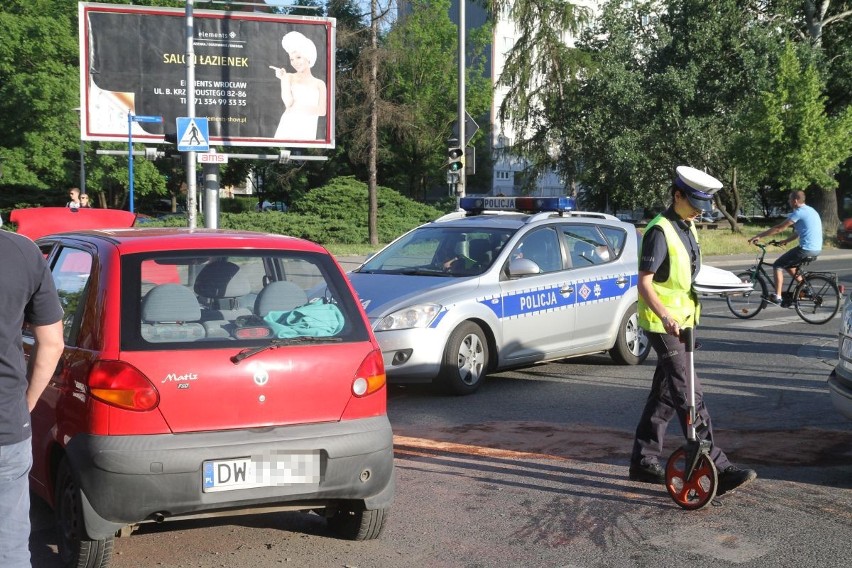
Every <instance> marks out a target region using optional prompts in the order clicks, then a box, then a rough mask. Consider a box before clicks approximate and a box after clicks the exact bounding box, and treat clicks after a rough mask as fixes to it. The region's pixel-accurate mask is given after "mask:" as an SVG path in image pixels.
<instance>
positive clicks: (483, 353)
mask: <svg viewBox="0 0 852 568" xmlns="http://www.w3.org/2000/svg"><path fill="white" fill-rule="evenodd" d="M487 371H488V342H487V341H486V339H485V334H484V333H483V331H482V329H481V328H480V327H479V326H478V325H476V324H475V323H472V322H464V323H462V324H461V325H459V326H458V327H457V328H456V329H455V330H453V333H452V334H450V338H449V340H448V341H447V345H446V347H445V348H444V358H443V361H442V362H441V373H440V375H439V376H438V383H439V385H440V386H441V387H442V388H443V389H444V390H446V391H447V392H449V393H451V394H471V393H473V392H475V391H476V390H477V389H478V388H479V387H480V385H482V381H483V380H484V379H485V375H486V373H487Z"/></svg>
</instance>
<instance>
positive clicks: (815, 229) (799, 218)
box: [787, 205, 822, 252]
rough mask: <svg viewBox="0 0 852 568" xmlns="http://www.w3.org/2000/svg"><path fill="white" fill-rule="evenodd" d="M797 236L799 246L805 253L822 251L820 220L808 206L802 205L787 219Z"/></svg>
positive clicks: (817, 214)
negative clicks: (791, 223)
mask: <svg viewBox="0 0 852 568" xmlns="http://www.w3.org/2000/svg"><path fill="white" fill-rule="evenodd" d="M787 220H788V221H792V222H793V228H794V229H795V230H796V234H797V235H799V246H800V247H802V249H803V250H805V251H807V252H820V251H822V220H821V219H820V218H819V213H817V212H816V209H814V208H813V207H811V206H810V205H802V206H801V207H799V208H798V209H796V210H794V211H793V212H792V213H790V215H789V216H788V217H787Z"/></svg>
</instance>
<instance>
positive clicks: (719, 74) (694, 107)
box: [551, 0, 773, 230]
mask: <svg viewBox="0 0 852 568" xmlns="http://www.w3.org/2000/svg"><path fill="white" fill-rule="evenodd" d="M743 8H744V6H743V4H742V2H738V1H737V0H718V1H712V2H711V1H709V0H673V1H670V2H667V3H666V4H659V3H656V2H640V3H634V4H631V5H627V4H624V3H621V2H610V3H608V4H607V5H606V6H604V8H603V10H602V12H601V14H600V17H599V19H598V20H597V22H596V24H595V25H594V26H592V27H590V28H588V30H587V31H586V33H584V34H583V36H582V38H581V39H580V41H579V42H578V44H577V46H578V48H579V49H581V50H583V51H584V52H586V53H587V54H588V58H589V61H590V64H589V65H588V66H587V67H586V68H585V69H584V70H583V72H582V73H581V74H580V76H579V77H578V80H577V81H575V85H576V87H575V88H574V89H571V90H569V91H568V95H569V96H568V97H567V100H565V101H563V103H562V105H561V106H557V109H558V114H552V116H551V120H552V121H555V122H556V124H557V125H559V126H558V128H559V130H560V132H562V133H563V136H564V139H563V144H561V146H560V148H559V160H558V164H557V165H558V167H559V170H560V171H561V172H563V175H564V177H567V178H573V179H577V180H579V181H580V182H581V183H582V184H583V187H584V192H583V197H584V198H585V200H586V203H585V204H584V207H594V208H618V207H621V208H631V209H632V208H635V207H637V206H639V205H643V206H645V207H646V208H651V209H654V208H659V207H663V206H664V205H665V204H666V203H667V202H668V200H669V188H670V185H671V179H672V176H673V170H674V168H675V167H676V166H677V165H679V164H688V165H692V166H695V167H699V168H702V169H704V170H706V171H708V172H710V173H711V174H713V175H715V176H716V177H718V178H719V179H721V180H723V182H724V183H725V190H724V191H723V192H720V193H719V194H717V197H718V199H717V205H719V208H720V210H721V211H722V212H723V213H724V214H725V215H726V217H727V219H728V221H729V223H730V225H731V228H732V229H733V230H738V227H737V210H738V209H739V208H740V204H741V203H742V201H743V198H742V196H741V193H740V188H741V185H742V184H746V186H749V185H750V184H751V182H752V179H753V176H752V175H751V172H750V171H749V170H748V169H744V168H742V167H740V168H738V167H737V164H736V162H735V160H734V157H735V152H734V149H735V147H734V146H733V145H732V140H733V138H734V134H735V133H736V131H737V128H738V123H737V119H738V116H739V114H740V112H741V110H742V108H743V103H744V101H747V100H749V98H750V97H751V96H755V95H756V94H757V93H758V92H759V89H760V87H761V85H764V84H768V83H767V81H768V77H769V73H768V69H769V65H768V58H767V53H769V52H771V49H772V48H771V45H772V42H773V38H772V34H771V32H770V31H768V30H767V29H766V28H765V27H762V26H760V25H757V18H756V15H755V14H754V12H749V11H748V10H744V9H743Z"/></svg>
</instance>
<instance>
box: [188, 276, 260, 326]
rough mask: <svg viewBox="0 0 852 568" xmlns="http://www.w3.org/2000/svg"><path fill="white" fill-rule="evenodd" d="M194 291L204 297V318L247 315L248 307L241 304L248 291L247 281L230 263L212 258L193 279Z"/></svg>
mask: <svg viewBox="0 0 852 568" xmlns="http://www.w3.org/2000/svg"><path fill="white" fill-rule="evenodd" d="M195 293H196V294H198V295H199V297H201V298H204V299H205V306H204V308H205V309H204V310H203V312H202V320H204V321H209V320H227V321H234V320H235V319H237V318H238V317H239V316H244V315H251V309H250V308H248V307H243V305H242V300H243V299H244V298H245V297H247V296H249V295H250V294H251V284H250V283H249V281H248V278H246V276H245V274H243V273H242V272H241V271H240V267H239V266H237V265H236V264H234V263H233V262H228V261H216V262H211V263H210V264H208V265H207V266H205V267H204V268H202V269H201V272H200V273H199V274H198V277H197V278H196V279H195Z"/></svg>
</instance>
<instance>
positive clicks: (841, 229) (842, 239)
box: [837, 217, 852, 247]
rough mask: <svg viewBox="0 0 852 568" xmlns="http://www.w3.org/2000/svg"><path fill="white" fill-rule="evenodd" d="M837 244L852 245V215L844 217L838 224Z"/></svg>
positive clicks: (842, 245)
mask: <svg viewBox="0 0 852 568" xmlns="http://www.w3.org/2000/svg"><path fill="white" fill-rule="evenodd" d="M837 245H838V246H841V247H848V246H852V217H849V218H848V219H844V220H843V221H841V222H840V225H838V226H837Z"/></svg>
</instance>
